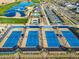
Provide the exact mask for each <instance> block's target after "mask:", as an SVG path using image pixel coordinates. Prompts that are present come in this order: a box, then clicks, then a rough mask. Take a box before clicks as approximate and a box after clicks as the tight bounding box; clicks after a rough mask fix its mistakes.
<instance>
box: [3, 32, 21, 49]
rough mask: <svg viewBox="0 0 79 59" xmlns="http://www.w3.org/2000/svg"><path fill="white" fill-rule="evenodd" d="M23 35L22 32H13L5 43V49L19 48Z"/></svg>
mask: <svg viewBox="0 0 79 59" xmlns="http://www.w3.org/2000/svg"><path fill="white" fill-rule="evenodd" d="M21 33H22V31H13V32H12V33H11V35H10V36H9V37H8V39H7V40H6V42H5V43H4V45H3V48H13V47H14V46H17V44H18V40H19V39H20V37H21Z"/></svg>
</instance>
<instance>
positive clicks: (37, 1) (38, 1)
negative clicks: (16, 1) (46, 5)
mask: <svg viewBox="0 0 79 59" xmlns="http://www.w3.org/2000/svg"><path fill="white" fill-rule="evenodd" d="M32 1H33V2H35V3H40V0H32Z"/></svg>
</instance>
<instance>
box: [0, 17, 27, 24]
mask: <svg viewBox="0 0 79 59" xmlns="http://www.w3.org/2000/svg"><path fill="white" fill-rule="evenodd" d="M27 21H28V19H26V18H0V23H4V24H25V23H27Z"/></svg>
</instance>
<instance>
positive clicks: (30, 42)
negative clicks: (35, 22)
mask: <svg viewBox="0 0 79 59" xmlns="http://www.w3.org/2000/svg"><path fill="white" fill-rule="evenodd" d="M38 45H39V32H38V31H29V33H28V38H27V42H26V47H27V48H32V47H37V46H38Z"/></svg>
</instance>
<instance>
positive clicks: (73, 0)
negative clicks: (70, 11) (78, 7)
mask: <svg viewBox="0 0 79 59" xmlns="http://www.w3.org/2000/svg"><path fill="white" fill-rule="evenodd" d="M66 1H69V2H77V1H78V0H66Z"/></svg>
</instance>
